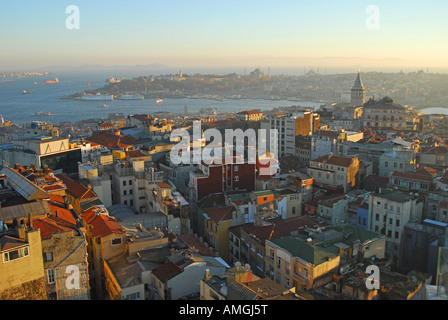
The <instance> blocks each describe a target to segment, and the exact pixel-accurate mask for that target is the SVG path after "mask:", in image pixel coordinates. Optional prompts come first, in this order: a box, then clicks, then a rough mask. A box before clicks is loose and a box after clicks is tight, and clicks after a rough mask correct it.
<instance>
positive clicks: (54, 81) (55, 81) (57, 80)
mask: <svg viewBox="0 0 448 320" xmlns="http://www.w3.org/2000/svg"><path fill="white" fill-rule="evenodd" d="M44 83H45V84H51V83H59V79H58V78H54V80H47V81H45V82H44Z"/></svg>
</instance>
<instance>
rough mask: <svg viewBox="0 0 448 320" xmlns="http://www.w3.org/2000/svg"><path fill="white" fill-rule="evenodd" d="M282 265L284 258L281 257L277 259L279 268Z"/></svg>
mask: <svg viewBox="0 0 448 320" xmlns="http://www.w3.org/2000/svg"><path fill="white" fill-rule="evenodd" d="M281 265H282V258H280V257H277V267H279V268H280V267H281Z"/></svg>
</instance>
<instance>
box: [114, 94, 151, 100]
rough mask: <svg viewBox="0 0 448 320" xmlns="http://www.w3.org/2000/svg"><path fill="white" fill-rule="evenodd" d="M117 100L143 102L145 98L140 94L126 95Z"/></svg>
mask: <svg viewBox="0 0 448 320" xmlns="http://www.w3.org/2000/svg"><path fill="white" fill-rule="evenodd" d="M119 99H120V100H144V99H145V97H144V96H142V95H141V94H129V93H126V94H124V95H122V96H121V97H120V98H119Z"/></svg>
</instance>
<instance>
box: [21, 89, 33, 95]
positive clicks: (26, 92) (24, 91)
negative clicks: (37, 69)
mask: <svg viewBox="0 0 448 320" xmlns="http://www.w3.org/2000/svg"><path fill="white" fill-rule="evenodd" d="M22 93H23V94H32V93H34V91H26V90H23V92H22Z"/></svg>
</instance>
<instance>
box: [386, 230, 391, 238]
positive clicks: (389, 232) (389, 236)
mask: <svg viewBox="0 0 448 320" xmlns="http://www.w3.org/2000/svg"><path fill="white" fill-rule="evenodd" d="M387 237H388V238H392V231H391V230H387Z"/></svg>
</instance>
